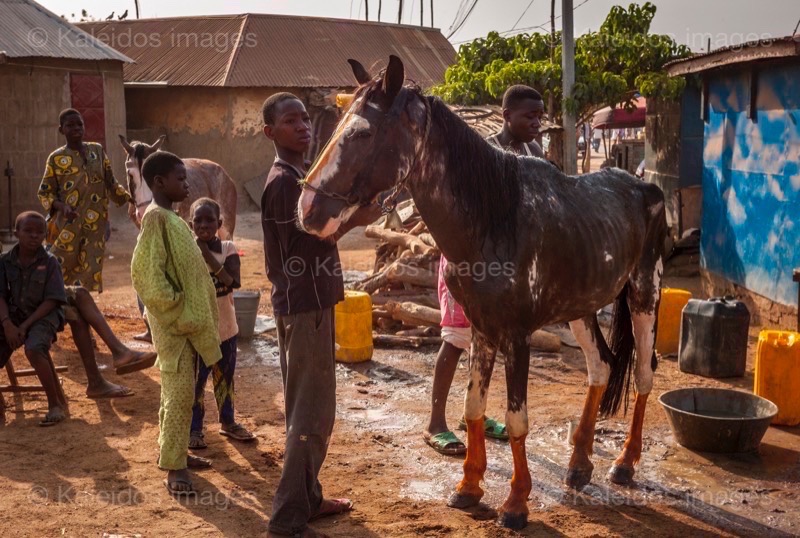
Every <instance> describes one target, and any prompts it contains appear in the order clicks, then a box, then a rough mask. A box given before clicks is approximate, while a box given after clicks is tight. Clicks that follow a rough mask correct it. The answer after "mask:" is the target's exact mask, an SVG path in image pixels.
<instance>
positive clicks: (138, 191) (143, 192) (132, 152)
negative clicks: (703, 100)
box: [119, 135, 238, 239]
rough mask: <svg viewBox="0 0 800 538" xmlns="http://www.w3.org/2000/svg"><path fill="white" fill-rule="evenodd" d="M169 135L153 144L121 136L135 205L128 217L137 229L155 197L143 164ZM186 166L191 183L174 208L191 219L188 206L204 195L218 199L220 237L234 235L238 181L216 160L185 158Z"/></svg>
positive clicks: (226, 237)
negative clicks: (184, 196)
mask: <svg viewBox="0 0 800 538" xmlns="http://www.w3.org/2000/svg"><path fill="white" fill-rule="evenodd" d="M165 138H166V136H164V135H161V136H160V137H159V138H158V140H156V141H155V143H153V144H152V145H149V144H146V143H144V142H138V141H133V142H128V140H127V139H126V138H125V137H124V136H123V135H119V140H120V143H121V144H122V147H123V148H125V153H126V154H127V158H126V159H125V168H126V169H127V171H128V190H129V192H130V193H131V196H132V197H133V199H134V201H135V202H136V205H135V207H134V206H133V205H132V204H131V206H130V208H129V209H128V216H129V217H130V219H131V220H132V221H133V223H134V224H135V225H136V227H137V228H141V227H142V217H143V216H144V210H145V209H146V208H147V206H148V205H149V204H150V202H151V201H152V200H153V193H152V192H150V188H149V187H148V186H147V183H145V182H144V181H143V180H142V163H143V162H144V160H145V159H146V158H147V157H148V156H149V155H150V154H152V153H154V152H156V151H158V149H159V148H160V147H161V144H163V143H164V139H165ZM182 160H183V163H184V165H186V181H187V183H188V184H189V196H187V197H186V200H184V201H183V202H181V203H179V204H178V205H177V206H176V207H175V210H176V211H177V212H178V215H180V216H181V217H182V218H183V219H184V220H186V221H188V220H189V217H190V215H189V208H190V207H191V206H192V203H193V202H194V201H195V200H198V199H200V198H203V197H208V198H211V199H212V200H215V201H216V202H217V203H218V204H219V206H220V209H221V213H222V214H221V217H222V226H221V227H220V230H219V236H220V238H221V239H230V238H232V237H233V230H234V229H235V228H236V206H237V202H238V196H237V194H236V184H235V183H234V182H233V180H232V179H231V177H230V176H229V175H228V173H227V172H226V171H225V169H224V168H222V166H220V165H218V164H217V163H215V162H212V161H207V160H205V159H182Z"/></svg>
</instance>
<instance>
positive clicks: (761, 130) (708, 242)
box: [701, 62, 800, 305]
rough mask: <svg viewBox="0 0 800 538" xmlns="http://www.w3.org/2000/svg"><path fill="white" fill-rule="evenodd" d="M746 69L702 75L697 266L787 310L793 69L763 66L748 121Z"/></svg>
mask: <svg viewBox="0 0 800 538" xmlns="http://www.w3.org/2000/svg"><path fill="white" fill-rule="evenodd" d="M750 67H751V65H750V64H748V65H746V66H744V67H743V68H742V70H741V71H733V72H726V73H723V74H717V75H715V74H713V73H712V74H707V75H706V77H708V79H707V80H708V82H709V92H708V95H709V100H708V104H709V110H708V121H707V122H706V124H705V134H704V143H703V223H702V226H703V228H702V232H703V233H702V241H701V264H702V265H703V267H704V268H705V269H707V270H709V271H711V272H714V273H716V274H718V275H721V276H724V277H726V278H727V279H729V280H731V281H733V282H735V283H737V284H739V285H742V286H744V287H745V288H747V289H749V290H751V291H753V292H756V293H758V294H760V295H763V296H764V297H767V298H769V299H772V300H774V301H777V302H779V303H783V304H786V305H794V304H796V302H797V283H795V282H793V281H792V270H793V269H794V268H795V267H800V63H797V62H795V63H794V64H791V65H787V64H782V65H775V64H771V65H770V64H763V65H760V66H759V67H760V68H761V71H760V74H759V78H758V86H757V87H758V90H757V101H756V110H757V112H756V118H755V120H753V119H751V118H750V117H749V114H748V107H749V103H750V78H749V69H750Z"/></svg>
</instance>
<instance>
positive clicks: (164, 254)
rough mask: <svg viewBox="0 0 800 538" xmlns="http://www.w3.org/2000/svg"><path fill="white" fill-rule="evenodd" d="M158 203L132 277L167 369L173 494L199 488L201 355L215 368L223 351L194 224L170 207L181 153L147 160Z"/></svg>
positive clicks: (165, 439)
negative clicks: (192, 467)
mask: <svg viewBox="0 0 800 538" xmlns="http://www.w3.org/2000/svg"><path fill="white" fill-rule="evenodd" d="M142 176H143V177H144V180H145V182H146V183H147V186H148V187H150V190H151V191H152V192H153V203H151V204H150V206H148V208H147V210H146V211H145V214H144V217H143V218H142V231H141V232H140V233H139V238H138V239H137V241H136V248H135V249H134V251H133V259H132V260H131V280H132V281H133V287H134V289H135V290H136V293H138V294H139V297H141V299H142V302H143V303H144V306H145V316H146V317H147V321H148V322H149V323H150V330H151V331H152V334H153V344H154V345H155V347H156V351H158V361H157V362H156V365H157V366H158V368H159V369H160V370H161V407H160V409H159V411H158V426H159V430H160V433H159V436H158V444H159V450H160V452H159V458H158V465H159V467H160V468H161V469H164V470H167V471H169V472H168V474H167V479H166V480H165V481H164V484H165V485H166V487H167V490H168V491H169V492H170V493H171V494H173V495H187V494H191V493H194V487H193V485H192V480H191V475H190V474H189V472H188V470H187V467H188V464H189V461H188V460H189V458H188V452H189V430H190V426H191V421H192V405H193V404H194V380H195V377H194V373H195V368H194V361H195V353H197V354H198V355H199V356H200V357H202V360H203V362H204V363H205V365H206V366H209V367H210V366H211V365H213V364H214V363H216V362H217V361H219V360H220V358H221V357H222V353H221V352H220V341H219V331H218V329H217V327H218V326H219V312H218V310H217V292H216V289H215V288H214V283H213V282H212V281H211V275H210V274H209V273H208V268H207V267H206V262H205V260H204V259H203V254H202V253H201V252H200V247H198V246H197V243H196V242H195V239H194V237H193V235H192V231H191V230H190V229H189V225H188V224H186V222H185V221H184V220H183V219H182V218H180V217H179V216H178V214H177V213H176V212H175V211H173V209H172V205H173V204H174V203H177V202H180V201H182V200H184V199H186V196H188V194H189V186H188V185H187V183H186V167H185V166H184V164H183V161H181V160H180V159H179V158H178V157H177V156H176V155H173V154H172V153H168V152H166V151H157V152H156V153H153V154H152V155H150V156H149V157H147V159H145V161H144V164H142Z"/></svg>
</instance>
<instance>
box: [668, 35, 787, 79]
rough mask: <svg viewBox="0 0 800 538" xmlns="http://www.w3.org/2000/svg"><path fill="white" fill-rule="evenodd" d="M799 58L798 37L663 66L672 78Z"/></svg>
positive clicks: (733, 47) (753, 43) (727, 49)
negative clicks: (722, 68) (758, 62)
mask: <svg viewBox="0 0 800 538" xmlns="http://www.w3.org/2000/svg"><path fill="white" fill-rule="evenodd" d="M791 56H800V35H794V36H786V37H776V38H771V39H761V40H759V41H749V42H747V43H740V44H738V45H730V46H728V47H722V48H719V49H716V50H712V51H710V52H704V53H701V54H695V55H694V56H691V57H690V58H684V59H682V60H673V61H671V62H667V63H666V64H664V67H665V68H666V70H667V73H668V74H670V75H672V76H679V75H689V74H691V73H700V72H702V71H708V70H709V69H715V68H717V67H724V66H727V65H733V64H740V63H747V62H755V61H759V60H770V59H777V58H788V57H791Z"/></svg>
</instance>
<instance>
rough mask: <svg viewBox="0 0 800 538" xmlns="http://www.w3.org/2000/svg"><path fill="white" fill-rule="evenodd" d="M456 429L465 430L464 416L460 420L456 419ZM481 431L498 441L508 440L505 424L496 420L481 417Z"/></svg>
mask: <svg viewBox="0 0 800 538" xmlns="http://www.w3.org/2000/svg"><path fill="white" fill-rule="evenodd" d="M458 429H459V430H464V431H466V430H467V423H466V421H465V420H464V417H461V420H459V421H458ZM483 431H484V434H485V435H486V437H490V438H492V439H497V440H499V441H508V430H506V425H505V424H503V423H502V422H500V421H498V420H495V419H493V418H487V417H483Z"/></svg>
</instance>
